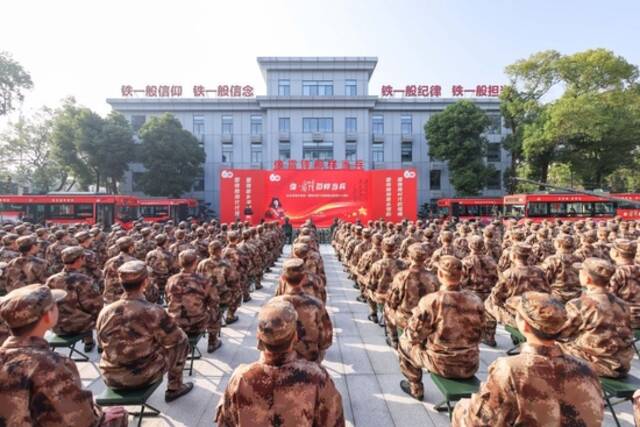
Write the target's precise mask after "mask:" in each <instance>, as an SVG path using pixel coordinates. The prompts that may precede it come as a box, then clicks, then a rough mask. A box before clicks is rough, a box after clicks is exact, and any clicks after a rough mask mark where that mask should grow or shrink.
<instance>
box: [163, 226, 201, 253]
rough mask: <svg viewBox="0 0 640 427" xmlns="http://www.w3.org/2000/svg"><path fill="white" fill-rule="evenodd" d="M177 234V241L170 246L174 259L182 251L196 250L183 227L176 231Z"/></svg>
mask: <svg viewBox="0 0 640 427" xmlns="http://www.w3.org/2000/svg"><path fill="white" fill-rule="evenodd" d="M175 236H176V241H175V243H173V244H172V245H171V246H169V252H171V255H173V259H178V255H180V252H182V251H186V250H187V249H193V250H196V248H195V247H194V246H193V245H192V244H191V242H189V241H188V240H187V239H186V237H187V233H186V232H185V231H184V230H183V229H182V228H180V229H179V230H177V231H176V233H175Z"/></svg>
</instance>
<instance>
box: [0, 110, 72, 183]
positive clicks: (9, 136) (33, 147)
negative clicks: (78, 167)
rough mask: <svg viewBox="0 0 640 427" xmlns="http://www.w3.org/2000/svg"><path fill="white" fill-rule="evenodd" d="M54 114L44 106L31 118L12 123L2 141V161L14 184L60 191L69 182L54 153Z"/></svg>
mask: <svg viewBox="0 0 640 427" xmlns="http://www.w3.org/2000/svg"><path fill="white" fill-rule="evenodd" d="M52 117H53V112H52V110H51V109H50V108H47V107H43V108H42V109H40V110H39V111H38V112H36V113H35V114H34V115H33V116H32V117H28V118H26V117H20V118H18V120H17V121H15V122H12V123H9V125H8V128H7V130H6V131H5V132H4V134H3V135H2V138H1V139H0V162H1V163H2V164H3V165H8V166H7V167H5V174H7V175H9V176H11V180H12V182H15V183H18V184H20V185H21V186H23V187H30V188H31V191H32V192H36V193H47V192H49V191H60V190H62V189H63V188H64V186H65V183H66V182H67V174H66V172H65V169H64V168H63V167H62V166H61V165H60V164H59V163H58V162H57V161H56V159H55V158H54V156H53V153H52V148H53V147H52V144H51V134H52V132H53V124H52Z"/></svg>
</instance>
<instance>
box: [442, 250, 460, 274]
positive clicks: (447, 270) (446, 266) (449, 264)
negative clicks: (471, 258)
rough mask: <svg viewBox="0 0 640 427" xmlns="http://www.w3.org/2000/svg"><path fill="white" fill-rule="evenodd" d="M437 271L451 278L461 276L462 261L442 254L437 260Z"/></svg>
mask: <svg viewBox="0 0 640 427" xmlns="http://www.w3.org/2000/svg"><path fill="white" fill-rule="evenodd" d="M438 271H439V272H442V273H444V274H445V275H446V276H447V277H449V278H451V279H459V278H460V277H461V276H462V261H460V260H459V259H458V258H456V257H454V256H450V255H444V256H442V257H441V258H440V259H439V260H438Z"/></svg>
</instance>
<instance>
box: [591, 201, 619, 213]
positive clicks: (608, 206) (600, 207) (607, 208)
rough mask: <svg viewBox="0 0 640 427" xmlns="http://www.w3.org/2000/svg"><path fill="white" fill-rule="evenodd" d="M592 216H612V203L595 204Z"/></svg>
mask: <svg viewBox="0 0 640 427" xmlns="http://www.w3.org/2000/svg"><path fill="white" fill-rule="evenodd" d="M593 214H594V215H610V216H613V215H614V214H615V209H614V207H613V203H611V202H595V203H594V204H593Z"/></svg>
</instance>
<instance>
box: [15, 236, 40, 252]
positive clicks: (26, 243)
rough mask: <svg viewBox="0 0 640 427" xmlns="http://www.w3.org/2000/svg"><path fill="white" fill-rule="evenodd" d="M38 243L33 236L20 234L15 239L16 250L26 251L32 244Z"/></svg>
mask: <svg viewBox="0 0 640 427" xmlns="http://www.w3.org/2000/svg"><path fill="white" fill-rule="evenodd" d="M36 243H38V242H37V241H36V239H35V238H33V236H20V237H18V238H17V239H16V244H17V245H18V250H20V251H26V250H29V249H30V248H31V247H32V246H33V245H35V244H36Z"/></svg>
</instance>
